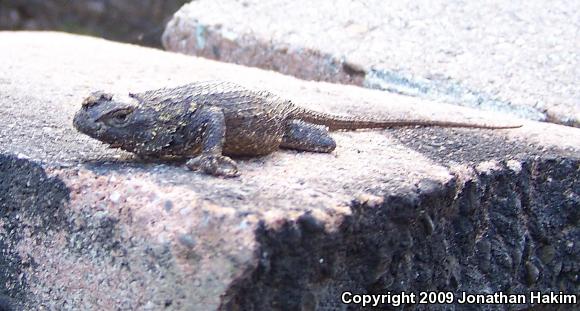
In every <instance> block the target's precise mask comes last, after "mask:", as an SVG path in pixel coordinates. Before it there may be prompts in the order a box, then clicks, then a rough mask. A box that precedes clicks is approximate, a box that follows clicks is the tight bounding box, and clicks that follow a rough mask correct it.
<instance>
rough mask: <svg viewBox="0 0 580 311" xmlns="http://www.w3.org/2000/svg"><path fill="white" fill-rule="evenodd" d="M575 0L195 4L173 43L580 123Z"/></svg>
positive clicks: (302, 73)
mask: <svg viewBox="0 0 580 311" xmlns="http://www.w3.org/2000/svg"><path fill="white" fill-rule="evenodd" d="M579 14H580V2H578V1H549V2H546V1H532V2H530V1H523V0H517V1H511V2H510V3H505V2H504V1H483V2H482V1H471V2H465V1H456V0H447V1H435V2H434V1H429V0H415V1H398V2H389V3H385V2H384V1H381V0H374V1H348V0H341V1H333V0H323V1H316V2H313V3H309V4H308V5H305V4H304V3H303V2H300V1H289V0H275V1H260V0H247V1H234V0H230V1H211V0H200V1H192V2H191V3H189V4H187V5H185V6H184V7H182V8H181V9H180V11H178V12H177V13H176V14H175V16H174V17H173V20H172V21H170V22H169V23H168V25H167V28H166V30H165V33H164V37H163V44H164V46H165V48H166V49H168V50H170V51H178V52H182V53H186V54H191V55H199V56H203V57H209V58H212V59H218V60H222V61H228V62H234V63H237V64H244V65H249V66H257V67H261V68H266V69H271V70H276V71H279V72H282V73H286V74H291V75H295V76H297V77H300V78H303V79H308V80H310V79H313V80H322V81H331V82H340V83H352V84H356V85H364V86H366V87H371V88H378V89H384V90H389V91H393V92H399V93H403V94H408V95H414V96H419V97H423V98H430V99H435V100H438V101H444V102H449V103H455V104H460V105H466V106H471V107H478V108H483V109H486V110H492V111H502V112H504V113H510V114H514V115H516V116H520V117H525V118H528V119H533V120H544V121H549V122H555V123H561V124H568V125H573V126H579V125H580V104H579V103H580V92H578V77H580V69H579V68H580V63H579V60H580V54H578V53H580V52H579V49H578V35H577V32H578V29H579V28H580V18H578V16H579Z"/></svg>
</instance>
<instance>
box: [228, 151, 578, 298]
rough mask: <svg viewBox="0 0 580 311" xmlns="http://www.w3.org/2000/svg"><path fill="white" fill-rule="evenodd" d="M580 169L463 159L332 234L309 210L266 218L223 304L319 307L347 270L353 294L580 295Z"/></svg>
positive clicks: (374, 201)
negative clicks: (248, 265) (472, 164)
mask: <svg viewBox="0 0 580 311" xmlns="http://www.w3.org/2000/svg"><path fill="white" fill-rule="evenodd" d="M579 165H580V160H578V159H573V160H570V159H561V158H553V159H540V158H534V159H528V160H524V161H521V162H520V161H515V160H510V161H501V162H495V161H494V162H489V163H482V164H480V165H479V166H478V167H477V168H469V167H466V166H460V167H456V168H454V169H452V171H454V173H453V175H454V177H453V178H452V179H451V180H450V181H449V182H448V183H447V184H440V183H437V182H433V181H431V180H423V181H421V182H420V183H418V184H417V185H416V189H415V193H416V195H415V196H409V195H408V194H409V192H404V193H402V194H401V195H399V194H386V195H384V196H383V197H372V196H370V197H366V198H359V199H357V200H354V201H353V202H352V205H351V209H352V215H345V216H344V217H343V218H342V222H341V223H340V224H338V225H337V226H336V227H335V228H334V229H333V230H331V231H330V232H329V231H328V225H325V224H323V223H320V222H319V221H317V220H316V219H315V218H313V217H312V216H311V215H309V214H308V213H307V214H304V215H303V216H302V217H300V218H299V219H298V220H296V221H288V220H285V221H282V222H280V223H278V224H277V225H276V226H275V227H274V228H272V227H268V226H267V225H266V224H262V225H261V226H260V228H259V229H258V230H257V232H256V236H257V239H258V240H259V241H260V247H259V251H258V252H259V253H258V254H257V255H258V256H259V257H258V258H261V259H260V263H259V266H258V267H257V269H255V270H254V271H247V273H245V276H244V277H243V278H240V279H238V280H237V281H236V282H235V283H234V284H233V286H232V287H231V288H230V290H229V291H228V293H227V294H226V295H225V297H223V298H224V301H223V304H222V305H221V306H220V309H222V310H230V309H232V308H233V307H234V306H238V307H241V309H243V310H246V309H247V310H261V309H264V308H269V307H271V306H272V303H277V304H282V305H283V306H285V307H288V308H290V309H296V310H315V309H316V310H318V309H319V307H321V306H320V300H319V299H320V298H321V295H324V293H334V294H336V293H337V289H336V288H335V289H329V288H327V287H329V286H330V287H332V286H337V285H338V286H340V285H341V284H337V283H334V284H333V282H332V278H333V277H335V276H336V275H337V274H338V273H341V272H342V273H343V274H342V276H343V277H344V276H345V275H348V277H350V279H349V280H348V281H347V282H350V284H349V285H348V286H347V287H346V290H350V291H352V292H354V293H357V292H358V293H378V294H384V293H386V292H388V291H391V292H400V291H407V292H412V291H419V290H424V291H427V290H436V291H445V290H449V291H453V292H455V293H456V294H457V292H459V291H467V292H471V293H494V292H498V291H503V292H505V293H529V292H530V291H541V292H543V293H547V292H548V291H553V292H556V293H557V292H558V291H564V292H565V293H578V292H580V285H579V284H578V283H577V282H576V281H575V279H574V278H575V277H576V278H577V276H578V273H579V272H580V264H578V262H580V254H579V253H578V252H577V251H576V252H574V243H575V241H578V239H579V236H578V235H580V229H579V228H578V222H579V216H580V214H579V213H578V211H577V209H576V208H575V207H577V206H578V202H577V201H578V198H574V197H573V196H572V195H569V194H570V192H573V191H574V189H573V186H574V181H576V180H578V178H579V177H580V176H579V175H578V173H579V172H580V171H579V170H578V169H576V170H573V169H574V167H576V168H578V166H579ZM570 172H573V174H570ZM566 193H568V196H567V195H566ZM512 194H515V196H513V195H512ZM554 198H557V199H554ZM575 200H576V201H575ZM543 203H545V204H543ZM377 232H380V233H378V234H377ZM355 241H357V242H356V243H355ZM361 241H362V243H361ZM365 250H366V252H365ZM349 254H355V255H354V256H353V255H350V256H349ZM361 254H363V255H362V256H361ZM357 255H359V257H357ZM341 256H342V257H341ZM365 256H366V257H365ZM417 258H419V259H417ZM421 258H423V259H426V258H431V259H429V260H432V261H431V262H429V260H427V261H425V262H422V261H421ZM438 264H440V265H441V266H437V265H438ZM429 265H430V266H429ZM297 269H300V271H301V273H299V274H297V275H295V276H294V277H289V274H288V273H286V272H289V271H296V270H297ZM353 271H354V272H353ZM401 271H402V272H401ZM429 271H431V272H432V273H433V274H432V275H431V277H430V278H429ZM345 272H349V273H348V274H345ZM415 273H418V274H419V275H418V276H416V275H415ZM422 273H423V275H421V274H422ZM357 275H360V277H359V278H358V279H357V278H353V276H357ZM462 280H463V281H464V283H462ZM305 284H306V285H308V286H305ZM274 285H276V286H274ZM342 285H343V286H344V284H342ZM429 285H431V287H429ZM433 285H434V286H436V287H433ZM342 290H345V288H344V287H343V289H342ZM323 298H324V297H323ZM326 298H328V297H326ZM339 298H340V297H339V296H336V297H334V299H335V300H336V301H339ZM326 301H327V302H328V300H326ZM256 302H259V304H255V303H256ZM530 306H531V305H530V304H524V305H495V306H492V307H490V308H489V310H512V309H524V308H529V307H530ZM536 306H538V305H536ZM414 307H415V308H417V309H416V310H423V309H425V310H428V309H429V307H428V306H427V307H426V306H424V305H423V306H422V305H415V306H414ZM455 307H457V308H458V309H461V310H463V308H467V307H466V306H460V305H455ZM468 307H470V306H468ZM552 307H554V306H553V305H552ZM559 307H560V308H559V310H572V309H573V308H574V307H576V306H569V305H561V306H559ZM321 309H323V310H324V308H321ZM476 309H479V308H476ZM481 309H485V310H488V309H487V308H486V307H484V306H481Z"/></svg>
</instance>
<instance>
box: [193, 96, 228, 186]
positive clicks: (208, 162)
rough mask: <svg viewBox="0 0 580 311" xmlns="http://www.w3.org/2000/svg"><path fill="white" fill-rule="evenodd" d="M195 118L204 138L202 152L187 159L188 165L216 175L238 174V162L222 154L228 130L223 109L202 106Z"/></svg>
mask: <svg viewBox="0 0 580 311" xmlns="http://www.w3.org/2000/svg"><path fill="white" fill-rule="evenodd" d="M194 118H195V123H196V124H198V126H197V128H198V129H199V131H200V134H201V139H202V147H201V154H200V155H199V156H197V157H195V158H193V159H190V160H189V161H187V163H186V166H187V167H188V168H190V169H191V170H200V171H202V172H204V173H206V174H211V175H214V176H224V177H235V176H238V175H239V173H238V168H237V166H236V163H235V162H234V161H233V160H232V159H230V158H228V157H226V156H224V155H222V150H223V145H224V140H225V132H226V122H225V118H224V113H223V112H222V110H221V109H219V108H217V107H200V108H199V109H198V111H196V113H195V114H194Z"/></svg>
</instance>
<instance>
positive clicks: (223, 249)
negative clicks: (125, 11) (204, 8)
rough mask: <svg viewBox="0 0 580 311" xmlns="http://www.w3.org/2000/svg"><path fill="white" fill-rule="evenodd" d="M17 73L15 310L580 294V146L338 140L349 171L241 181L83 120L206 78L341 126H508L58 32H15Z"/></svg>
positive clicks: (3, 261)
mask: <svg viewBox="0 0 580 311" xmlns="http://www.w3.org/2000/svg"><path fill="white" fill-rule="evenodd" d="M0 59H2V62H0V72H1V73H2V74H1V76H0V111H1V113H0V124H1V125H2V126H0V305H2V304H12V305H14V306H15V307H17V308H22V309H26V310H30V309H41V308H43V309H48V310H111V309H131V310H133V309H150V310H160V309H167V310H300V309H302V310H314V309H316V310H345V309H346V308H347V306H345V305H343V304H342V303H341V302H340V296H341V293H342V292H343V291H346V290H348V291H351V292H353V293H381V294H385V293H386V292H387V291H391V292H393V293H396V292H400V291H410V290H415V291H420V290H425V291H426V290H437V291H452V292H454V293H459V292H461V291H468V292H472V293H483V292H497V291H504V292H509V291H513V292H527V291H529V290H538V291H543V292H547V291H550V290H552V291H560V290H562V291H564V292H565V293H578V290H579V288H578V279H577V278H578V273H579V271H580V265H579V262H580V260H579V259H580V258H579V253H578V251H577V250H578V248H577V245H578V243H579V236H580V229H579V228H578V226H577V223H578V212H577V211H578V207H579V189H578V184H579V183H578V177H579V172H580V169H579V164H580V161H579V158H578V154H580V152H579V151H580V135H578V134H579V130H578V129H575V128H571V127H565V126H558V125H553V124H546V123H538V122H532V121H521V120H513V119H509V120H505V121H507V122H522V123H523V124H524V127H523V128H521V129H515V130H499V131H498V130H496V131H493V130H469V129H437V128H430V129H427V128H408V129H392V130H382V131H357V132H337V133H334V134H333V136H334V137H335V138H336V140H337V149H336V150H335V151H334V152H333V153H331V154H313V153H300V152H294V151H280V152H276V153H273V154H271V155H268V156H265V157H262V158H251V159H240V160H239V162H238V163H239V166H240V170H241V171H242V172H243V174H242V176H241V177H240V178H237V179H221V178H214V177H211V176H206V175H202V174H197V173H194V172H191V171H188V170H186V169H184V168H183V166H182V164H183V163H181V162H147V161H144V160H139V159H137V158H135V157H133V156H132V155H130V154H127V153H123V152H121V151H118V150H114V149H107V148H106V147H105V146H104V145H103V144H101V143H99V142H98V141H96V140H92V139H90V138H88V137H86V136H85V135H82V134H80V133H78V132H76V131H75V130H74V129H73V127H72V116H73V115H74V113H75V112H76V110H77V109H78V108H79V106H80V103H81V101H82V99H83V98H84V97H85V96H87V94H89V93H90V92H92V91H95V90H98V89H104V90H109V91H111V92H113V93H115V94H118V93H127V92H128V91H143V90H147V89H152V88H158V87H163V86H175V85H180V84H184V83H187V82H190V81H195V80H201V79H224V80H230V81H235V82H237V83H240V84H243V85H245V86H247V87H254V88H257V87H259V88H264V89H268V90H270V91H272V92H274V93H277V94H279V95H281V96H284V97H287V98H289V99H291V100H293V101H294V102H296V103H297V104H302V105H306V104H308V105H309V107H310V108H312V109H319V110H321V111H327V112H329V111H332V112H337V113H348V114H361V115H366V114H373V115H377V116H381V115H383V116H393V117H401V116H414V117H430V118H436V119H445V120H472V121H485V120H493V121H495V122H499V121H501V116H498V115H497V114H494V113H487V112H481V111H475V110H471V109H467V108H463V107H458V106H452V105H444V104H436V103H427V102H426V101H425V100H423V99H417V98H411V97H406V96H402V95H396V94H389V93H385V92H380V91H375V90H369V89H364V88H360V87H355V86H348V85H336V84H328V83H320V82H304V81H301V80H298V79H295V78H292V77H288V76H284V75H281V74H278V73H274V72H267V71H263V70H259V69H255V68H246V67H241V66H236V65H232V64H223V63H216V62H213V61H210V60H204V59H200V58H196V57H189V56H184V55H178V54H173V53H167V52H162V51H158V50H154V49H148V48H142V47H136V46H132V45H127V44H119V43H113V42H108V41H105V40H101V39H95V38H89V37H82V36H75V35H66V34H59V33H47V32H43V33H34V32H31V33H29V32H0ZM168 202H169V203H168ZM530 281H532V282H530ZM532 283H533V284H532ZM469 307H472V306H465V305H463V306H462V305H452V306H445V309H446V310H449V309H456V310H462V309H467V308H469ZM509 307H510V306H505V305H489V306H485V307H481V308H482V309H486V310H507V309H508V308H509ZM511 307H514V308H515V309H518V308H523V307H525V306H511ZM353 308H354V309H358V307H357V306H353ZM416 309H418V310H424V309H429V308H427V307H426V306H416Z"/></svg>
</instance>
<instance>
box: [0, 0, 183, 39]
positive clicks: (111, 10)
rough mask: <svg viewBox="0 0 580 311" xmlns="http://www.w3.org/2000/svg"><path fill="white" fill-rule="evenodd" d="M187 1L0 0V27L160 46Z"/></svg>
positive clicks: (0, 28)
mask: <svg viewBox="0 0 580 311" xmlns="http://www.w3.org/2000/svg"><path fill="white" fill-rule="evenodd" d="M186 2H188V1H187V0H162V1H159V0H123V1H110V0H74V1H70V0H42V1H38V0H34V1H31V0H2V1H0V30H59V31H67V32H73V33H79V34H90V35H94V36H98V37H104V38H107V39H112V40H118V41H123V42H131V43H135V44H142V45H148V46H155V47H161V40H160V38H161V34H162V33H163V29H164V27H165V24H166V23H167V21H169V19H170V18H171V15H172V14H173V13H175V11H177V10H178V9H179V7H181V6H182V5H183V4H184V3H186Z"/></svg>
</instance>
